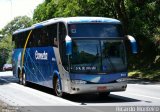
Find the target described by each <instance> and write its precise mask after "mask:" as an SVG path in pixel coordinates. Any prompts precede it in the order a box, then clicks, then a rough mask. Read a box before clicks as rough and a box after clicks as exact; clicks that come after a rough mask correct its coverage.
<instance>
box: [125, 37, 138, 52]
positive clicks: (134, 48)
mask: <svg viewBox="0 0 160 112" xmlns="http://www.w3.org/2000/svg"><path fill="white" fill-rule="evenodd" d="M126 37H127V39H128V40H129V41H130V43H131V48H132V53H133V54H137V53H138V51H137V42H136V40H135V38H134V37H133V36H131V35H126Z"/></svg>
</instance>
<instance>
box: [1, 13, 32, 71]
mask: <svg viewBox="0 0 160 112" xmlns="http://www.w3.org/2000/svg"><path fill="white" fill-rule="evenodd" d="M31 24H32V20H31V19H30V18H29V17H27V16H22V17H21V16H19V17H16V18H14V20H12V21H11V22H9V23H8V24H7V25H6V26H5V27H4V28H3V29H2V31H0V34H1V35H2V37H1V38H0V69H1V68H2V66H3V64H5V63H11V57H12V56H11V55H12V47H13V46H12V36H11V35H12V33H13V32H14V31H16V30H18V29H22V28H26V27H29V26H31Z"/></svg>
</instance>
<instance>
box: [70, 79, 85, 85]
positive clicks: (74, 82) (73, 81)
mask: <svg viewBox="0 0 160 112" xmlns="http://www.w3.org/2000/svg"><path fill="white" fill-rule="evenodd" d="M71 82H72V83H73V84H86V83H87V82H86V81H83V80H72V81H71Z"/></svg>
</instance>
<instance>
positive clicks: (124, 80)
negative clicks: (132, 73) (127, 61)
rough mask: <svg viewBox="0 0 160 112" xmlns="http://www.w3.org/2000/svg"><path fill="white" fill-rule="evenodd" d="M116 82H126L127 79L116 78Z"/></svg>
mask: <svg viewBox="0 0 160 112" xmlns="http://www.w3.org/2000/svg"><path fill="white" fill-rule="evenodd" d="M116 81H117V82H126V81H127V79H126V78H121V79H118V80H116Z"/></svg>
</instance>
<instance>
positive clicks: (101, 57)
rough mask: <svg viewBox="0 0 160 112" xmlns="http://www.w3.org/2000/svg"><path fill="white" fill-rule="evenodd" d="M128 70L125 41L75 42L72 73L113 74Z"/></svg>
mask: <svg viewBox="0 0 160 112" xmlns="http://www.w3.org/2000/svg"><path fill="white" fill-rule="evenodd" d="M126 69H127V64H126V56H125V48H124V43H123V41H120V40H119V41H115V40H114V41H113V40H107V41H106V40H73V53H72V56H71V72H76V73H113V72H122V71H126Z"/></svg>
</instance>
